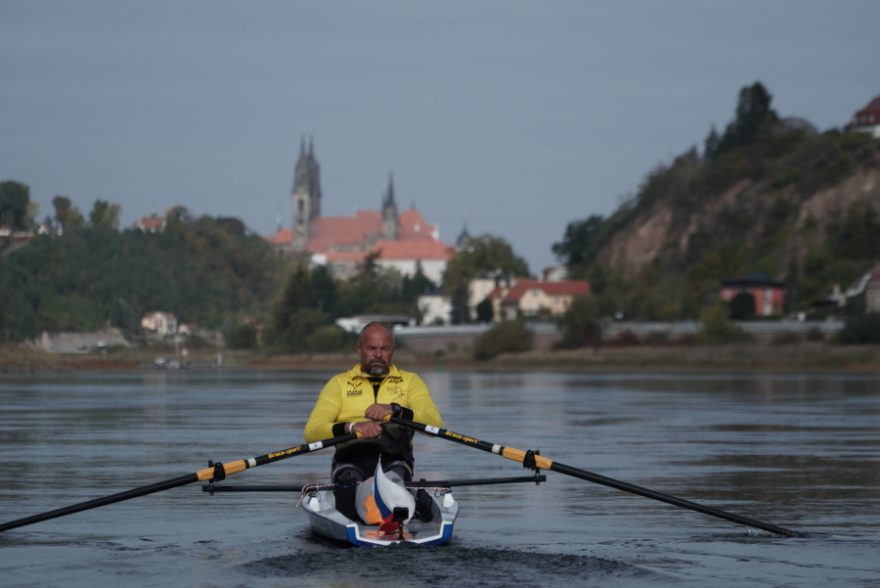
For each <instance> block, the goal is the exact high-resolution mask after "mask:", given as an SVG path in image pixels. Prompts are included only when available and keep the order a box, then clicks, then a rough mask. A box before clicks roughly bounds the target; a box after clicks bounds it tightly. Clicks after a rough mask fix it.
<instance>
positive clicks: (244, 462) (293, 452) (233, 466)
mask: <svg viewBox="0 0 880 588" xmlns="http://www.w3.org/2000/svg"><path fill="white" fill-rule="evenodd" d="M357 438H358V435H357V434H356V433H348V434H345V435H339V436H338V437H333V438H332V439H325V440H323V441H316V442H314V443H303V444H302V445H297V446H296V447H290V448H288V449H282V450H281V451H274V452H272V453H267V454H265V455H260V456H257V457H251V458H248V459H239V460H236V461H231V462H229V463H226V464H222V463H218V464H215V465H214V466H211V467H207V468H202V469H200V470H199V471H197V472H195V473H192V474H186V475H183V476H178V477H176V478H171V479H170V480H165V481H162V482H156V483H154V484H148V485H147V486H141V487H139V488H133V489H132V490H126V491H124V492H118V493H116V494H111V495H109V496H104V497H102V498H95V499H93V500H87V501H86V502H80V503H78V504H72V505H70V506H65V507H63V508H58V509H55V510H50V511H49V512H44V513H41V514H36V515H32V516H29V517H25V518H23V519H17V520H14V521H9V522H7V523H0V533H2V532H3V531H8V530H9V529H15V528H18V527H24V526H25V525H31V524H33V523H39V522H40V521H46V520H49V519H55V518H58V517H63V516H64V515H69V514H73V513H77V512H82V511H84V510H89V509H92V508H98V507H99V506H106V505H108V504H113V503H114V502H122V501H123V500H129V499H131V498H137V497H139V496H146V495H147V494H153V493H154V492H161V491H162V490H170V489H171V488H177V487H178V486H185V485H187V484H192V483H193V482H207V481H209V480H215V479H218V480H222V479H223V478H225V477H226V476H231V475H232V474H237V473H239V472H243V471H244V470H246V469H249V468H255V467H257V466H261V465H265V464H268V463H273V462H276V461H280V460H282V459H287V458H289V457H294V456H297V455H303V454H306V453H311V452H312V451H318V450H319V449H324V448H325V447H332V446H333V445H338V444H340V443H345V442H346V441H353V440H354V439H357Z"/></svg>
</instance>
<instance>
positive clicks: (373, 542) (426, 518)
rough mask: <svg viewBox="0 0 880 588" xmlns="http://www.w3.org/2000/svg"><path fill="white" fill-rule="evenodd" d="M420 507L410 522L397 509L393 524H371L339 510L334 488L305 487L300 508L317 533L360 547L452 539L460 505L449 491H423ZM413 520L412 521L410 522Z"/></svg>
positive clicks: (425, 543)
mask: <svg viewBox="0 0 880 588" xmlns="http://www.w3.org/2000/svg"><path fill="white" fill-rule="evenodd" d="M417 493H418V498H419V499H420V507H419V508H417V509H416V513H415V515H414V516H412V517H411V518H410V516H409V515H410V513H409V512H407V509H405V508H404V509H395V512H394V514H393V515H392V521H391V522H392V523H393V524H386V523H383V524H372V525H371V524H368V523H365V522H364V521H363V520H361V519H360V517H355V516H351V517H349V516H346V515H345V514H343V513H342V512H340V510H339V509H337V508H336V496H335V493H334V487H333V486H332V485H331V486H318V485H310V486H305V487H304V488H303V490H302V495H301V498H300V504H299V506H300V508H302V510H303V512H305V513H306V516H307V517H308V520H309V524H310V526H311V529H312V531H313V532H315V533H317V534H318V535H321V536H323V537H326V538H328V539H332V540H334V541H341V542H347V543H351V544H352V545H357V546H360V547H376V546H387V545H392V544H395V543H416V544H419V545H440V544H441V543H446V542H447V541H449V540H450V539H451V538H452V530H453V527H454V525H455V519H456V517H458V502H457V501H456V500H455V498H453V496H452V491H451V489H450V488H448V487H435V488H419V489H418V490H417ZM407 519H409V520H407Z"/></svg>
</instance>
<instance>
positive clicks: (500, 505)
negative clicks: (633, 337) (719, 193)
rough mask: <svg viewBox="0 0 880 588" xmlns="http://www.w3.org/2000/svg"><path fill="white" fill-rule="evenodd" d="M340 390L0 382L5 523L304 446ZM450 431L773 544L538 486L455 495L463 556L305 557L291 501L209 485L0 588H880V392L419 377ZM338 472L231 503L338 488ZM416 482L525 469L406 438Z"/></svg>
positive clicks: (48, 554) (826, 381)
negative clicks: (719, 514)
mask: <svg viewBox="0 0 880 588" xmlns="http://www.w3.org/2000/svg"><path fill="white" fill-rule="evenodd" d="M329 375H330V374H329V373H322V372H280V371H262V372H261V371H248V372H220V373H213V372H179V373H175V372H150V373H141V374H124V375H119V374H110V375H107V374H100V375H98V374H75V375H59V376H20V377H9V376H6V377H2V378H0V407H2V408H0V460H2V463H3V464H4V467H3V470H2V474H0V521H8V520H11V519H16V518H20V517H23V516H28V515H31V514H36V513H40V512H44V511H47V510H51V509H54V508H58V507H61V506H66V505H68V504H72V503H76V502H80V501H83V500H88V499H91V498H95V497H99V496H104V495H108V494H112V493H115V492H118V491H121V490H126V489H129V488H134V487H137V486H142V485H145V484H149V483H152V482H157V481H161V480H165V479H169V478H173V477H175V476H178V475H181V474H187V473H192V472H194V471H196V470H198V469H200V468H202V467H204V466H205V465H207V462H208V460H209V459H214V460H225V461H229V460H233V459H239V458H243V457H251V456H255V455H261V454H264V453H267V452H270V451H274V450H277V449H283V448H286V447H290V446H293V445H297V444H299V443H301V440H302V429H303V425H304V424H305V419H306V418H307V416H308V413H309V410H310V409H311V406H312V403H313V402H314V399H315V396H316V395H317V392H318V390H319V389H320V387H321V385H322V384H323V382H324V381H325V380H326V378H327V377H328V376H329ZM422 375H423V376H424V378H425V380H426V381H427V382H428V385H429V386H430V387H431V389H432V391H433V394H434V397H435V400H436V401H437V404H438V405H439V407H440V409H441V411H442V413H443V415H444V418H445V420H446V425H447V427H448V428H449V429H450V430H453V431H456V432H458V433H463V434H468V435H472V436H475V437H478V438H481V439H483V440H486V441H490V442H493V443H501V444H505V445H509V446H513V447H517V448H519V449H539V450H540V451H541V453H542V454H543V455H546V456H548V457H550V458H551V459H553V460H555V461H557V462H560V463H564V464H566V465H570V466H574V467H578V468H581V469H586V470H589V471H592V472H595V473H600V474H603V475H605V476H609V477H612V478H616V479H619V480H625V481H627V482H631V483H634V484H638V485H641V486H645V487H648V488H652V489H654V490H658V491H661V492H665V493H667V494H673V495H675V496H679V497H682V498H686V499H689V500H693V501H696V502H701V503H704V504H706V505H709V506H713V507H715V508H720V509H723V510H727V511H731V512H735V513H738V514H742V515H745V516H748V517H751V518H755V519H759V520H763V521H766V522H770V523H773V524H776V525H779V526H782V527H787V528H793V529H797V530H799V531H804V532H806V533H809V535H810V536H809V537H808V538H797V539H791V538H780V537H774V536H771V535H769V534H767V533H764V532H757V531H755V530H752V529H747V528H745V527H742V526H740V525H737V524H734V523H730V522H728V521H725V520H721V519H716V518H714V517H709V516H706V515H702V514H699V513H696V512H692V511H688V510H683V509H681V508H677V507H673V506H669V505H666V504H663V503H660V502H656V501H653V500H650V499H647V498H642V497H639V496H633V495H629V494H625V493H622V492H620V491H618V490H614V489H611V488H605V487H603V486H598V485H595V484H592V483H590V482H585V481H582V480H577V479H573V478H568V477H566V476H563V475H561V474H558V473H554V472H548V473H547V475H548V480H547V482H546V483H544V484H542V485H540V486H535V485H534V484H523V485H508V486H492V487H479V488H460V489H458V490H456V497H457V498H458V500H459V502H460V504H461V515H460V518H459V522H458V524H457V525H456V534H455V537H454V539H453V541H452V542H451V543H450V544H448V545H445V546H442V547H438V548H414V547H408V546H400V547H394V548H389V549H373V550H367V549H355V548H344V547H339V546H336V545H332V544H328V543H326V542H323V541H321V540H320V539H317V538H315V537H313V536H312V535H311V534H310V533H309V532H308V529H307V527H306V521H305V517H304V515H303V514H302V513H300V512H298V510H297V508H296V503H297V499H298V495H296V496H294V495H288V494H281V493H274V494H267V493H247V494H238V493H236V494H216V495H214V496H210V495H208V494H205V493H203V492H202V491H201V489H200V487H199V486H198V485H191V486H186V487H182V488H177V489H173V490H169V491H165V492H162V493H158V494H154V495H151V496H146V497H142V498H137V499H133V500H129V501H127V502H123V503H119V504H115V505H110V506H105V507H102V508H98V509H95V510H91V511H87V512H83V513H78V514H74V515H70V516H66V517H62V518H59V519H55V520H52V521H45V522H42V523H37V524H35V525H33V526H29V527H23V528H20V529H15V530H12V531H7V532H6V533H3V534H2V535H0V578H2V582H0V583H2V585H3V586H72V587H79V586H83V587H85V586H89V587H92V586H102V585H126V586H162V587H163V588H172V587H178V586H181V587H182V586H349V585H355V584H357V585H359V586H366V587H370V586H382V585H388V584H389V583H393V584H395V585H402V586H408V585H424V584H433V585H437V586H445V585H463V586H510V585H515V584H518V585H520V586H563V585H577V586H599V585H601V586H642V585H644V586H648V585H650V586H656V585H670V586H676V585H693V586H752V585H758V584H761V585H769V586H880V556H878V554H880V436H878V433H880V377H865V376H859V377H856V376H839V375H828V376H823V375H784V376H783V375H766V376H762V375H757V376H756V375H737V374H729V375H718V376H693V375H651V374H638V375H625V374H618V375H584V374H558V373H548V374H513V375H504V374H484V373H448V372H430V371H426V372H423V373H422ZM330 451H332V450H328V451H324V452H317V453H315V454H311V455H306V456H300V457H297V458H293V459H290V460H287V461H283V462H278V463H275V464H271V465H267V466H263V467H260V468H257V469H255V470H250V471H247V472H244V473H241V474H238V475H236V476H233V477H232V478H231V479H230V480H227V481H226V482H224V483H226V484H233V483H276V482H277V483H303V482H309V481H319V480H324V479H326V476H327V474H328V470H329V460H330ZM416 455H417V460H418V461H417V470H418V472H417V475H418V476H420V477H429V478H441V479H448V478H463V477H465V478H466V477H482V476H513V475H522V474H524V473H526V472H524V470H523V469H522V467H521V466H519V464H517V463H515V462H512V461H508V460H504V459H502V458H500V457H498V456H494V455H491V454H488V453H484V452H481V451H477V450H474V449H471V448H468V447H465V446H461V445H457V444H453V443H449V442H447V441H444V440H442V439H437V438H429V437H417V438H416Z"/></svg>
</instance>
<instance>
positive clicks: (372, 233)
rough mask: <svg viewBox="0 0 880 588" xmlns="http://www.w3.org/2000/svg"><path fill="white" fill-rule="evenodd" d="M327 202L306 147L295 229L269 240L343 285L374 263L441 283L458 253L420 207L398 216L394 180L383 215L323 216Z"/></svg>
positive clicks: (299, 167) (296, 190) (297, 181)
mask: <svg viewBox="0 0 880 588" xmlns="http://www.w3.org/2000/svg"><path fill="white" fill-rule="evenodd" d="M322 198H323V195H322V191H321V179H320V165H319V164H318V161H317V159H316V158H315V152H314V146H313V145H312V143H311V141H309V144H308V146H306V144H305V142H303V143H302V145H301V146H300V154H299V159H298V161H297V164H296V168H295V172H294V184H293V228H292V229H282V228H279V229H278V231H276V232H275V233H274V234H272V235H269V236H268V237H266V239H267V240H268V241H269V242H270V243H271V244H272V246H273V247H274V248H275V250H276V251H278V252H279V254H282V255H305V256H307V257H308V258H309V260H310V261H311V262H312V263H313V264H316V265H326V266H327V268H328V269H329V270H330V273H331V274H332V275H333V276H335V277H337V278H341V279H348V278H350V277H352V276H354V275H355V274H356V273H357V271H358V268H359V266H361V265H362V264H363V263H364V262H365V261H366V260H367V258H368V257H370V258H372V260H373V261H374V263H375V264H376V265H378V266H379V267H382V268H387V269H395V270H397V271H398V272H400V273H401V274H402V275H404V276H409V277H412V276H414V275H415V274H416V272H417V269H418V268H419V267H421V269H422V272H423V273H424V274H425V276H427V277H428V278H429V279H430V280H431V281H433V282H435V283H439V281H440V279H441V278H442V276H443V272H444V271H445V270H446V263H447V261H448V260H449V258H450V257H451V256H452V248H451V247H450V246H448V245H447V244H445V243H444V242H443V241H441V240H440V238H439V232H438V230H437V227H436V226H435V225H432V224H430V223H428V222H427V221H426V220H425V218H424V217H423V216H422V214H421V212H419V211H418V210H416V209H415V207H412V208H410V209H408V210H404V211H402V212H398V209H397V202H396V200H395V195H394V178H393V176H389V178H388V187H387V189H386V191H385V194H384V197H383V200H382V206H381V209H380V210H358V211H357V212H355V214H354V215H353V216H322V215H321V204H322Z"/></svg>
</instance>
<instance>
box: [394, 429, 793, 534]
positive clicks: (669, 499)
mask: <svg viewBox="0 0 880 588" xmlns="http://www.w3.org/2000/svg"><path fill="white" fill-rule="evenodd" d="M388 422H391V423H395V424H397V425H401V426H404V427H408V428H410V429H415V430H417V431H421V432H423V433H427V434H429V435H434V436H436V437H442V438H443V439H446V440H448V441H455V442H457V443H461V444H463V445H467V446H469V447H474V448H476V449H482V450H483V451H488V452H489V453H494V454H496V455H500V456H502V457H504V458H506V459H510V460H513V461H516V462H519V463H521V464H523V465H524V466H525V467H531V468H533V469H535V468H537V469H543V470H551V471H554V472H559V473H560V474H566V475H568V476H573V477H575V478H580V479H582V480H587V481H589V482H595V483H597V484H602V485H605V486H610V487H612V488H617V489H618V490H623V491H624V492H630V493H632V494H638V495H639V496H644V497H646V498H653V499H654V500H659V501H661V502H666V503H668V504H672V505H675V506H680V507H682V508H689V509H691V510H695V511H697V512H701V513H703V514H707V515H711V516H713V517H718V518H721V519H727V520H728V521H733V522H735V523H740V524H742V525H746V526H749V527H755V528H758V529H763V530H765V531H769V532H771V533H775V534H777V535H781V536H783V537H805V536H806V535H804V534H803V533H799V532H797V531H792V530H791V529H785V528H783V527H777V526H776V525H771V524H769V523H764V522H761V521H757V520H755V519H751V518H748V517H744V516H740V515H738V514H733V513H730V512H726V511H723V510H720V509H717V508H712V507H711V506H705V505H702V504H698V503H696V502H691V501H690V500H685V499H683V498H678V497H676V496H672V495H670V494H664V493H662V492H657V491H656V490H651V489H649V488H643V487H641V486H636V485H635V484H630V483H628V482H622V481H620V480H615V479H613V478H607V477H605V476H602V475H599V474H594V473H592V472H588V471H586V470H581V469H578V468H574V467H571V466H567V465H564V464H561V463H557V462H555V461H553V460H552V459H549V458H547V457H544V456H543V455H539V454H538V453H537V452H534V451H523V450H521V449H514V448H513V447H505V446H503V445H496V444H492V443H488V442H486V441H481V440H480V439H476V438H474V437H468V436H466V435H460V434H458V433H453V432H452V431H448V430H446V429H442V428H439V427H434V426H431V425H425V424H423V423H417V422H415V421H411V420H409V419H404V418H401V417H395V416H390V417H388Z"/></svg>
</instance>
